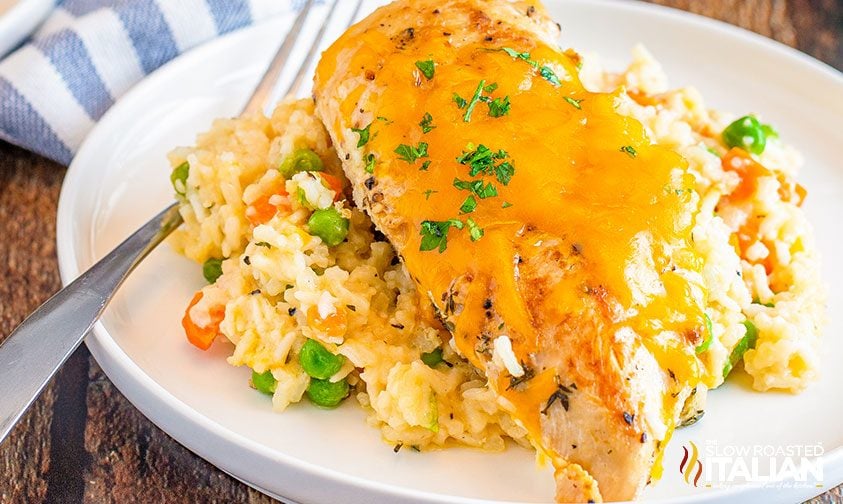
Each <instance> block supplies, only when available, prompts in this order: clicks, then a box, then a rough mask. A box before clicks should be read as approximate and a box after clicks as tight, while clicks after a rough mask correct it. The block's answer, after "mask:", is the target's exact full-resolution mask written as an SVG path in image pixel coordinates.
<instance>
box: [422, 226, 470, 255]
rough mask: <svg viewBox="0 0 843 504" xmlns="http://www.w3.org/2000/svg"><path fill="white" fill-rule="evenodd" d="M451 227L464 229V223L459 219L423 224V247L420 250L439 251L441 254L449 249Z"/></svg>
mask: <svg viewBox="0 0 843 504" xmlns="http://www.w3.org/2000/svg"><path fill="white" fill-rule="evenodd" d="M451 226H453V227H455V228H457V229H462V228H463V223H462V221H461V220H459V219H448V220H446V221H431V220H426V221H422V223H421V231H420V234H421V237H422V239H421V245H419V250H421V251H422V252H426V251H428V250H436V249H439V253H440V254H441V253H442V252H444V251H445V249H446V248H448V231H450V229H451Z"/></svg>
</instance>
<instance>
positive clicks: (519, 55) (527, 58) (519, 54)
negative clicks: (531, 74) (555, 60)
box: [501, 47, 536, 66]
mask: <svg viewBox="0 0 843 504" xmlns="http://www.w3.org/2000/svg"><path fill="white" fill-rule="evenodd" d="M501 51H503V52H505V53H506V54H508V55H509V56H510V57H511V58H513V59H521V60H524V61H526V62H527V63H529V64H531V65H533V66H536V62H535V61H533V60H531V59H530V53H528V52H518V51H516V50H515V49H512V48H511V47H502V48H501Z"/></svg>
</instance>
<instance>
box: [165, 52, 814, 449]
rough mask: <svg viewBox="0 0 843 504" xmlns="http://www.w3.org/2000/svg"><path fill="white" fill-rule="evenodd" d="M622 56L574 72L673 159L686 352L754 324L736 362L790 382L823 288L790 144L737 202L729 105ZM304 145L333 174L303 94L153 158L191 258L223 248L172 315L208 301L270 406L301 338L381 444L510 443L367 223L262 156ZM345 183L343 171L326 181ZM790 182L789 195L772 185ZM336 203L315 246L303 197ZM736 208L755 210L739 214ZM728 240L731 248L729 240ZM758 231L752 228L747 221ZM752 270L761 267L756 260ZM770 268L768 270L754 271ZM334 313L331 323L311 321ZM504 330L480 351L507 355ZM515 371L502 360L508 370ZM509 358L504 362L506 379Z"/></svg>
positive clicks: (808, 342) (808, 363) (297, 372)
mask: <svg viewBox="0 0 843 504" xmlns="http://www.w3.org/2000/svg"><path fill="white" fill-rule="evenodd" d="M633 56H634V59H633V62H632V64H631V65H630V66H629V68H628V69H627V70H626V71H625V72H623V73H620V74H614V73H609V72H606V71H604V70H603V69H602V67H601V66H600V63H599V59H597V58H591V57H586V58H585V62H584V65H583V68H582V72H581V77H582V78H583V81H584V82H585V84H586V85H587V86H588V87H589V88H590V89H592V90H600V91H609V90H613V89H616V88H618V87H623V88H624V89H625V90H626V92H624V93H622V94H621V97H620V98H619V110H620V111H621V113H623V114H627V115H630V116H633V117H635V118H637V119H638V120H640V121H641V122H642V123H643V124H644V125H645V127H646V128H647V132H648V134H649V136H650V138H651V139H652V141H653V142H656V143H660V144H664V145H668V146H670V147H672V148H674V149H675V150H676V151H678V152H679V153H680V154H682V155H683V156H684V157H685V158H686V159H688V161H689V163H690V171H691V173H692V174H693V175H694V176H695V177H696V180H697V185H696V192H697V197H698V201H699V212H698V214H697V216H696V223H695V228H694V233H693V238H694V245H695V247H696V249H697V252H698V253H699V254H700V256H701V257H702V258H703V259H704V261H705V267H704V270H703V273H702V275H703V282H704V285H706V286H707V288H708V296H709V297H708V305H709V309H708V315H709V317H710V319H711V321H712V329H713V334H714V341H713V343H712V345H711V347H710V349H709V351H707V352H705V353H704V354H702V355H703V356H704V360H705V363H706V366H707V368H708V377H707V381H706V385H707V386H708V387H709V388H714V387H717V386H718V385H720V384H721V383H722V382H723V375H724V373H723V368H724V365H725V364H726V362H727V359H728V357H729V354H730V353H731V351H732V349H733V348H734V347H735V345H736V344H737V343H738V341H740V340H741V339H742V338H743V337H744V334H745V332H746V326H745V325H744V324H743V322H744V321H745V320H750V321H751V322H752V323H753V324H754V325H755V326H756V327H757V329H758V340H757V344H756V346H755V348H754V349H751V350H749V351H747V352H746V354H745V356H744V358H743V362H744V368H745V370H746V372H747V373H749V375H750V376H751V377H752V380H753V386H754V387H755V388H756V389H758V390H768V389H783V390H789V391H799V390H801V389H803V388H804V387H806V386H807V385H808V384H809V383H810V382H811V381H812V380H814V379H815V378H816V376H817V366H818V362H819V356H818V347H819V343H818V338H819V333H820V328H821V326H822V323H823V317H824V299H825V297H824V296H825V294H824V290H823V287H822V283H821V281H820V277H819V270H818V260H817V257H816V252H815V250H814V243H813V238H812V236H811V230H810V225H809V224H808V222H807V221H806V219H805V216H804V214H803V213H802V211H801V210H800V209H799V207H798V204H797V201H796V199H797V197H796V196H793V195H792V188H793V187H792V186H793V178H794V177H795V176H796V174H797V172H798V170H799V168H800V166H801V158H800V157H799V154H798V153H797V152H796V151H795V150H794V149H793V148H791V147H789V146H787V145H785V144H784V143H782V142H780V141H779V140H778V139H771V140H770V141H768V144H767V148H766V150H765V151H764V152H763V154H762V155H760V156H757V161H758V162H759V163H761V164H762V165H763V166H764V167H766V168H767V169H768V170H770V171H771V175H770V176H766V177H761V178H759V180H758V184H757V190H756V191H755V192H754V193H753V194H752V196H751V198H748V199H746V200H743V201H740V202H737V203H735V202H731V201H730V200H729V198H727V197H726V196H728V195H729V194H730V193H732V191H733V190H734V189H735V188H736V187H737V186H738V184H739V183H740V178H739V177H738V176H737V175H736V174H735V173H734V172H731V171H726V170H724V169H723V167H722V163H721V156H722V155H723V154H725V152H726V151H727V148H726V146H725V145H723V143H722V141H721V139H720V132H721V131H722V130H723V128H724V127H725V126H726V125H727V124H729V123H730V122H731V121H732V120H733V119H734V118H735V117H733V116H731V115H728V114H721V113H718V112H715V111H711V110H708V109H706V108H705V105H704V103H703V101H702V97H701V96H700V95H699V93H698V92H697V91H695V90H694V89H692V88H686V89H678V90H672V91H671V90H668V88H667V79H666V77H665V75H664V73H663V72H662V70H661V68H660V66H659V64H658V63H657V62H656V61H655V60H654V59H653V58H652V57H651V56H650V55H649V54H648V53H647V52H646V51H645V50H644V49H643V48H636V49H635V50H634V54H633ZM302 147H307V148H310V149H312V150H314V151H315V152H316V153H317V154H318V155H319V156H320V157H321V159H322V160H323V162H324V164H325V167H326V172H327V173H329V174H332V175H334V176H335V177H338V178H340V179H342V172H341V169H340V162H339V160H338V159H337V156H336V153H335V151H334V150H333V148H332V147H331V145H330V140H329V138H328V135H327V133H326V131H325V130H324V128H323V127H322V125H321V124H320V123H319V121H318V119H317V118H316V117H315V115H314V113H313V105H312V103H311V102H310V101H308V100H301V101H285V102H283V103H281V104H280V105H279V106H278V108H277V109H276V110H275V112H274V113H273V114H272V117H271V118H264V117H249V118H242V119H223V120H218V121H216V122H215V123H214V125H213V127H212V128H211V130H210V131H209V132H207V133H205V134H202V135H200V136H199V137H198V138H197V142H196V145H195V146H194V147H190V148H180V149H176V150H174V151H173V152H172V153H171V154H170V161H171V163H172V165H173V166H174V167H175V166H178V165H179V164H181V163H183V162H184V161H187V162H188V163H189V165H190V171H189V176H188V179H187V183H186V186H187V187H186V195H185V196H184V197H183V204H182V206H181V213H182V215H183V217H184V219H185V225H184V226H183V227H182V228H181V229H180V230H178V231H177V232H176V233H175V235H174V236H173V237H172V239H171V242H170V243H171V244H172V246H173V247H175V248H176V249H177V250H178V251H179V252H181V253H183V254H184V255H186V256H187V257H189V258H190V259H193V260H195V261H197V262H200V263H202V262H204V261H205V260H207V259H209V258H224V259H225V260H224V261H223V264H222V269H223V275H222V276H221V277H220V278H219V279H218V280H217V281H216V283H214V284H213V285H208V286H206V287H204V288H203V289H202V294H203V296H202V299H201V300H200V301H199V302H198V303H197V304H196V305H195V306H193V307H192V308H190V310H189V313H188V316H189V317H190V318H191V320H193V322H194V323H196V324H197V325H199V326H203V325H206V324H208V323H210V322H209V321H210V318H211V317H210V316H209V313H210V312H211V311H212V310H213V309H214V308H215V307H216V308H220V307H224V310H225V317H224V319H223V320H222V323H221V324H220V326H219V332H220V333H221V335H222V336H224V338H225V339H227V340H228V341H230V342H231V343H232V344H233V350H232V352H231V356H230V357H229V358H228V361H229V363H231V364H232V365H235V366H249V367H250V368H252V369H253V370H255V371H256V372H258V373H263V372H265V371H267V370H269V371H271V372H272V375H273V376H274V378H275V379H276V380H277V381H278V385H277V388H276V390H275V392H274V395H273V406H274V408H275V409H276V410H278V411H282V410H284V409H285V408H287V407H290V406H291V405H292V404H294V403H298V402H299V401H300V400H301V399H302V397H303V394H304V393H305V390H306V388H307V386H308V382H309V380H310V378H309V377H308V375H307V374H306V373H305V372H304V370H303V369H302V368H301V366H300V364H299V362H298V358H297V356H298V352H299V349H300V348H301V347H302V345H303V344H304V342H305V341H306V339H307V338H311V339H314V340H316V341H319V342H320V343H322V344H323V345H324V346H325V347H326V348H328V349H329V350H330V351H331V352H334V353H337V354H341V355H343V356H345V358H346V364H345V365H344V366H343V368H342V369H341V370H340V371H339V372H338V373H337V374H336V375H334V376H333V377H331V380H333V381H337V380H341V379H344V378H345V379H347V380H348V382H349V383H350V384H351V385H352V386H353V390H354V393H353V395H355V397H356V398H357V400H358V401H359V402H360V404H361V405H362V406H363V407H364V408H366V410H367V411H368V412H369V423H370V424H371V425H372V426H375V427H378V428H380V429H381V432H382V433H383V437H384V439H385V440H386V441H388V442H389V443H392V444H402V445H408V446H414V447H416V448H418V449H425V448H432V447H439V446H445V445H448V444H450V443H460V444H465V445H470V446H476V447H482V448H486V449H503V447H504V440H505V439H506V438H510V439H513V440H515V441H517V442H519V443H521V444H524V445H527V444H528V443H527V441H526V439H525V432H524V430H523V429H522V428H521V427H519V426H517V425H515V424H514V423H513V421H512V420H511V419H510V417H509V415H507V414H506V413H504V412H503V411H502V410H501V409H500V408H499V406H498V404H497V403H496V401H495V397H494V394H493V393H492V392H491V391H490V389H489V388H488V387H487V386H486V382H485V379H484V377H483V376H482V375H481V374H480V373H478V372H477V371H476V370H475V369H473V367H472V366H471V365H469V364H468V363H467V362H465V361H464V360H463V359H461V358H460V357H459V356H458V355H457V354H456V353H455V352H454V350H453V349H452V348H451V346H450V345H449V344H448V342H449V340H450V336H449V334H448V333H447V331H445V330H444V329H442V328H441V326H440V325H439V323H438V322H436V320H435V318H434V316H433V313H432V308H431V306H430V304H429V302H428V301H427V300H425V299H422V298H421V297H420V296H419V295H418V293H417V292H416V290H415V287H414V285H413V282H412V281H410V279H409V278H408V275H407V274H406V272H405V270H404V269H403V267H402V265H401V264H400V263H399V262H398V261H397V259H396V257H395V254H394V251H393V249H392V247H391V246H390V245H389V244H388V243H387V242H385V241H384V240H383V238H382V237H380V238H378V237H376V236H375V234H374V233H373V229H372V224H371V222H370V221H369V219H368V218H367V217H366V216H365V215H364V214H363V213H362V212H360V211H359V210H357V209H356V208H353V207H352V206H351V205H352V204H351V202H350V201H349V200H347V199H344V198H342V197H341V198H340V199H339V201H338V202H335V201H334V199H335V192H334V190H333V189H331V188H330V187H329V186H330V184H327V183H323V179H322V178H320V176H319V175H318V174H311V173H300V174H297V175H296V176H294V177H292V178H291V179H290V180H286V181H285V180H283V177H282V176H281V174H280V173H279V171H278V170H277V169H276V167H278V166H279V164H280V163H281V161H282V160H283V159H284V158H285V157H287V156H289V155H290V154H291V153H292V152H293V151H294V150H296V149H299V148H302ZM342 180H344V179H342ZM279 187H284V188H285V189H286V193H287V194H289V195H291V196H286V195H283V194H276V195H275V196H272V198H270V199H269V200H267V201H268V202H269V203H270V204H271V205H273V206H275V207H279V208H282V209H283V211H279V212H278V213H277V214H275V216H274V217H272V218H271V219H269V220H268V221H267V222H264V223H257V224H255V223H253V222H250V219H252V217H250V216H253V215H254V214H253V213H250V211H253V210H249V208H250V206H252V207H254V206H256V205H258V202H259V201H260V200H261V198H264V199H265V198H266V195H267V194H268V192H272V191H273V188H275V189H276V192H280V193H283V192H284V191H277V188H279ZM788 191H790V193H789V192H788ZM330 206H335V207H336V208H337V209H338V210H340V212H341V213H342V214H343V215H344V216H346V217H348V218H350V221H351V226H350V231H349V234H348V237H347V239H346V241H345V242H343V243H341V244H340V245H337V246H335V247H330V248H329V247H328V246H326V245H325V244H324V243H323V242H322V240H321V239H320V238H318V237H315V236H311V235H310V234H309V233H308V228H307V220H308V217H309V216H310V214H311V212H312V210H314V209H316V208H327V207H330ZM747 222H750V223H754V224H751V225H750V227H749V228H748V227H747V224H746V223H747ZM747 229H751V230H752V236H750V237H748V238H747V237H744V239H743V244H744V246H743V257H742V255H741V252H740V247H736V246H735V243H736V241H737V239H738V234H739V233H743V234H746V230H747ZM756 230H757V231H756ZM765 268H766V269H765ZM768 270H769V271H768ZM328 319H330V320H333V321H334V322H332V324H333V323H336V324H335V325H334V326H332V327H326V326H325V324H323V323H321V322H320V323H315V321H316V322H319V321H326V320H328ZM505 343H506V342H501V345H500V346H501V349H500V351H498V348H497V347H498V345H497V343H496V346H495V348H496V352H495V353H496V355H498V357H497V358H500V359H501V360H502V362H503V363H504V364H507V365H509V364H512V365H513V366H518V363H517V362H514V363H507V362H506V359H507V354H506V351H505V350H506V349H505V348H504V347H505V346H506V345H505ZM437 347H441V348H442V350H443V357H444V359H445V361H446V362H447V364H440V365H437V366H434V367H430V366H427V365H425V364H424V363H423V362H422V361H421V355H422V354H423V353H425V352H431V351H433V350H434V349H436V348H437ZM514 371H515V372H517V370H514ZM515 372H513V375H516V374H515Z"/></svg>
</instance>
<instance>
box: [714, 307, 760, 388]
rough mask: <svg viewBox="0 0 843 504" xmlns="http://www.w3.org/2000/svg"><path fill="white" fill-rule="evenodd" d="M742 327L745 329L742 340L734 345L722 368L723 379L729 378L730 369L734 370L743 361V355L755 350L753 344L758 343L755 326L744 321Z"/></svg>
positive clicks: (748, 321)
mask: <svg viewBox="0 0 843 504" xmlns="http://www.w3.org/2000/svg"><path fill="white" fill-rule="evenodd" d="M743 325H744V327H746V333H745V334H744V336H743V338H741V339H740V341H738V344H737V345H735V348H733V349H732V353H731V354H729V360H727V361H726V364H725V365H724V366H723V378H726V377H727V376H729V373H731V372H732V369H734V367H735V366H736V365H737V364H738V362H740V361H741V359H743V356H744V354H745V353H746V352H747V351H748V350H751V349H753V348H755V344H756V343H757V342H758V328H757V327H756V326H755V324H753V323H752V322H751V321H750V320H744V321H743Z"/></svg>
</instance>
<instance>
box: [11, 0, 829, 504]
mask: <svg viewBox="0 0 843 504" xmlns="http://www.w3.org/2000/svg"><path fill="white" fill-rule="evenodd" d="M658 3H661V4H665V5H671V6H673V7H678V8H681V9H685V10H690V11H693V12H696V13H698V14H703V15H705V16H709V17H713V18H717V19H720V20H723V21H726V22H729V23H732V24H735V25H738V26H742V27H744V28H747V29H750V30H752V31H755V32H758V33H760V34H762V35H765V36H767V37H771V38H773V39H776V40H778V41H780V42H783V43H785V44H788V45H790V46H793V47H796V48H798V49H800V50H801V51H803V52H806V53H808V54H810V55H812V56H814V57H816V58H818V59H820V60H822V61H824V62H826V63H828V64H830V65H832V66H834V67H836V68H837V69H843V3H841V2H840V1H839V0H815V1H811V0H746V1H741V0H658ZM64 174H65V168H64V167H62V166H59V165H57V164H55V163H53V162H50V161H47V160H45V159H43V158H40V157H38V156H35V155H33V154H30V153H28V152H26V151H24V150H21V149H19V148H16V147H13V146H11V145H8V144H5V143H2V142H0V237H2V238H0V278H3V279H5V280H4V281H2V282H0V341H2V339H4V338H5V337H6V336H7V335H8V334H9V333H10V332H11V330H12V329H13V328H14V327H15V326H16V325H17V324H18V323H20V322H21V321H22V320H23V319H24V317H26V315H27V314H28V313H29V312H31V311H32V310H34V309H35V308H36V307H37V306H38V305H39V304H41V303H42V302H44V301H45V300H46V299H47V298H48V297H49V296H50V295H51V294H52V293H54V292H55V291H56V290H58V289H59V286H60V283H59V274H58V267H57V262H56V247H55V232H56V205H57V202H58V196H59V189H60V187H61V183H62V179H63V177H64ZM0 400H2V398H0ZM0 474H2V477H0V503H7V502H8V503H17V502H27V503H36V502H71V503H72V502H83V501H84V502H97V503H98V502H186V503H187V502H261V503H265V502H271V501H272V499H270V498H269V497H266V496H264V495H262V494H260V493H259V492H257V491H255V490H252V489H251V488H249V487H247V486H246V485H244V484H242V483H240V482H238V481H236V480H234V479H233V478H231V477H230V476H228V475H226V474H225V473H223V472H222V471H220V470H218V469H216V468H215V467H213V466H212V465H211V464H209V463H207V462H205V461H204V460H202V459H201V458H199V457H197V456H196V455H194V454H192V453H191V452H189V451H188V450H187V449H185V448H184V447H182V446H181V445H179V444H178V443H177V442H176V441H174V440H173V439H171V438H170V437H169V436H167V435H166V434H165V433H164V432H162V431H161V430H160V429H158V428H157V427H156V426H155V425H153V424H152V422H150V421H149V420H147V419H146V418H145V417H144V416H143V415H141V414H140V412H138V411H137V410H136V409H135V408H134V407H133V406H132V405H131V403H129V401H128V400H126V398H125V397H123V395H122V394H121V393H120V392H119V391H118V390H117V389H116V388H115V387H114V385H112V384H111V382H110V381H109V380H108V378H107V377H106V376H105V375H104V374H103V372H102V370H100V368H99V367H98V366H97V364H96V362H95V361H94V360H93V359H92V358H91V356H90V354H89V353H88V351H87V349H85V348H84V347H82V348H80V349H79V350H78V351H77V352H76V353H75V354H73V356H72V357H71V358H70V360H69V361H68V363H67V364H66V365H65V366H64V367H63V368H62V370H61V371H60V373H59V374H58V376H57V377H56V378H55V379H54V380H53V381H52V382H51V383H50V384H49V385H48V386H47V388H46V390H45V391H44V393H43V394H42V395H41V397H40V398H39V399H38V400H37V401H36V402H35V405H34V406H33V407H32V409H31V410H30V411H29V412H28V413H27V414H26V415H25V416H24V418H23V420H22V421H21V423H20V424H19V425H18V426H17V427H16V428H15V430H14V431H13V432H12V434H11V436H10V437H9V439H7V440H6V441H5V442H4V443H3V444H2V445H0ZM841 489H843V486H840V487H837V488H835V489H831V490H830V491H828V492H827V493H825V494H823V495H821V496H819V497H817V498H815V499H813V500H812V501H810V502H811V503H812V504H818V503H841V502H843V490H841ZM338 502H340V497H339V496H338Z"/></svg>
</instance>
